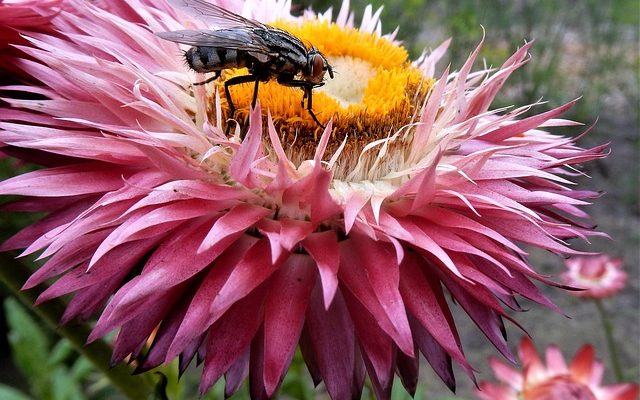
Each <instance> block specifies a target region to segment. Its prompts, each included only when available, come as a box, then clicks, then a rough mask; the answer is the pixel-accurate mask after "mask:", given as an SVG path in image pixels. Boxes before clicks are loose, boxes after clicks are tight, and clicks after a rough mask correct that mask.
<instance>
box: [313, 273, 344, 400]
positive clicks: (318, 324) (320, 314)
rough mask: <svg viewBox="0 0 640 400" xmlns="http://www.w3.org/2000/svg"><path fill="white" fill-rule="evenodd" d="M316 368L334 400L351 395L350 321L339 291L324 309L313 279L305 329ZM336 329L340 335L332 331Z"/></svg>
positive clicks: (320, 295)
mask: <svg viewBox="0 0 640 400" xmlns="http://www.w3.org/2000/svg"><path fill="white" fill-rule="evenodd" d="M305 331H306V332H307V333H308V335H309V339H310V348H311V349H312V351H313V354H314V355H315V361H316V363H317V364H316V365H317V367H318V371H319V372H320V375H321V376H322V379H323V380H324V383H325V386H326V387H327V391H328V392H329V395H330V396H331V398H332V399H334V400H339V399H351V398H353V388H352V384H353V376H354V369H355V366H356V360H355V347H356V341H355V333H354V327H353V322H352V321H351V318H350V317H349V312H348V311H347V307H346V305H345V302H344V299H343V297H342V294H341V293H340V291H338V293H336V296H335V298H334V299H333V302H332V303H331V306H330V307H329V309H328V310H325V308H324V301H323V296H322V286H321V284H320V281H319V280H317V281H316V286H315V288H314V289H313V292H312V294H311V300H310V303H309V307H308V308H307V319H306V330H305ZM336 332H340V335H336V334H335V333H336Z"/></svg>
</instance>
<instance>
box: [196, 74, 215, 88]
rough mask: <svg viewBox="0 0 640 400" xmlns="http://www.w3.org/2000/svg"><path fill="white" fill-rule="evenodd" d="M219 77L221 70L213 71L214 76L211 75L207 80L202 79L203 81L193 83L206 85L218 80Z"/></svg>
mask: <svg viewBox="0 0 640 400" xmlns="http://www.w3.org/2000/svg"><path fill="white" fill-rule="evenodd" d="M218 78H220V71H214V72H213V76H212V77H210V78H208V79H206V80H204V81H202V82H195V83H194V84H193V86H200V85H206V84H207V83H209V82H213V81H215V80H216V79H218Z"/></svg>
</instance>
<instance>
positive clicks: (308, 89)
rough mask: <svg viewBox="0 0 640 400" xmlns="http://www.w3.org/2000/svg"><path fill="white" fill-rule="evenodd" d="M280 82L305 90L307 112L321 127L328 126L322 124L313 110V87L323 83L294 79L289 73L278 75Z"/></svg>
mask: <svg viewBox="0 0 640 400" xmlns="http://www.w3.org/2000/svg"><path fill="white" fill-rule="evenodd" d="M278 83H279V84H281V85H283V86H289V87H299V88H300V89H302V90H304V95H303V96H302V106H303V107H304V99H307V112H308V113H309V115H311V118H313V120H314V121H315V123H316V124H318V126H319V127H321V128H322V129H325V128H326V126H325V125H322V124H321V123H320V121H318V117H316V114H315V113H314V112H313V108H312V107H313V88H316V87H320V86H322V85H323V84H322V83H319V84H318V83H311V82H307V81H302V80H298V79H293V77H291V76H289V75H284V76H280V77H278Z"/></svg>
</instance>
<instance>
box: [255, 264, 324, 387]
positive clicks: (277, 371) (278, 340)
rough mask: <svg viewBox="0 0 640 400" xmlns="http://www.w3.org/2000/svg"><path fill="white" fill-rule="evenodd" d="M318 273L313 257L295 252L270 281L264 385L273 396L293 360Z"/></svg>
mask: <svg viewBox="0 0 640 400" xmlns="http://www.w3.org/2000/svg"><path fill="white" fill-rule="evenodd" d="M316 276H317V273H316V271H315V268H314V265H313V260H311V258H310V257H308V256H304V255H298V254H293V255H291V256H289V258H288V259H287V261H285V263H284V264H282V266H281V267H280V268H279V270H278V272H276V273H275V274H274V276H273V278H272V280H271V283H270V285H269V295H268V296H267V300H266V304H265V312H264V350H265V354H264V363H265V365H264V386H265V390H266V392H267V395H268V396H271V395H272V394H273V393H274V392H275V390H276V389H277V387H278V386H279V385H280V382H281V380H282V379H283V377H284V374H285V372H286V370H287V368H288V366H289V364H290V363H291V359H292V358H293V353H294V351H295V348H296V345H297V344H298V340H299V338H300V332H301V331H302V326H303V324H304V315H305V312H306V309H307V304H308V303H309V296H310V295H311V289H313V287H314V284H315V280H316Z"/></svg>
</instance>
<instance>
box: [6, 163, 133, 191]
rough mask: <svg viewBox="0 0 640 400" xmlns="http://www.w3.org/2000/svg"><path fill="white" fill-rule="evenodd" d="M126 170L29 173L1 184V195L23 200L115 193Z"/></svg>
mask: <svg viewBox="0 0 640 400" xmlns="http://www.w3.org/2000/svg"><path fill="white" fill-rule="evenodd" d="M125 173H126V170H122V169H115V170H114V169H112V168H106V167H105V165H101V164H99V163H86V164H82V165H71V166H65V167H58V168H49V169H43V170H37V171H33V172H28V173H26V174H23V175H20V176H16V177H15V178H10V179H7V180H5V181H2V182H0V194H5V195H6V194H20V195H24V196H43V197H55V196H76V195H82V194H90V193H102V192H107V191H110V190H116V189H118V188H120V187H121V186H122V180H123V174H125Z"/></svg>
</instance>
